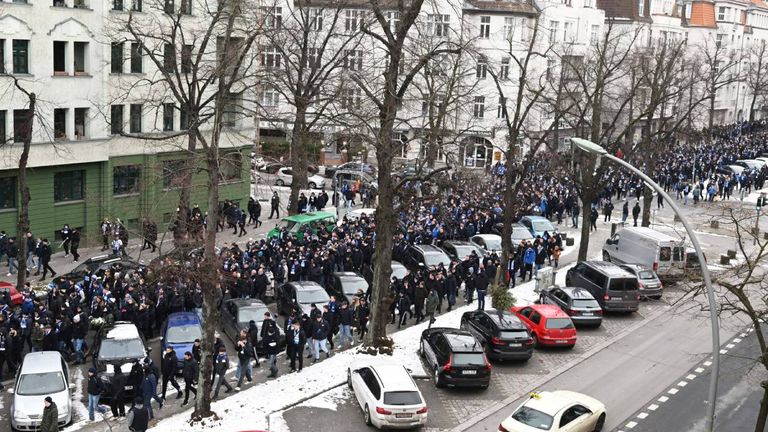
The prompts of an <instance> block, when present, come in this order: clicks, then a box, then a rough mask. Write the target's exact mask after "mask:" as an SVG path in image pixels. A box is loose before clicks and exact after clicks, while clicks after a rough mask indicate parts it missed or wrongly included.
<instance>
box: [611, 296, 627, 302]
mask: <svg viewBox="0 0 768 432" xmlns="http://www.w3.org/2000/svg"><path fill="white" fill-rule="evenodd" d="M611 300H616V301H622V300H624V299H623V298H621V297H611Z"/></svg>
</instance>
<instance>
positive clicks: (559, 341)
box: [555, 340, 568, 344]
mask: <svg viewBox="0 0 768 432" xmlns="http://www.w3.org/2000/svg"><path fill="white" fill-rule="evenodd" d="M555 343H561V344H564V343H568V341H567V340H558V341H555Z"/></svg>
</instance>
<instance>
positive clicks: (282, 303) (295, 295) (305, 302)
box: [277, 281, 330, 315]
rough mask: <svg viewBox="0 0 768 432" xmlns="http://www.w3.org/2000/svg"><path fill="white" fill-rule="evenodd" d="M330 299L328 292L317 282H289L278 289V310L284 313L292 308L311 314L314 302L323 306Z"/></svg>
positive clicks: (288, 312) (287, 312) (300, 312)
mask: <svg viewBox="0 0 768 432" xmlns="http://www.w3.org/2000/svg"><path fill="white" fill-rule="evenodd" d="M328 301H330V297H329V296H328V293H326V292H325V289H323V287H321V286H320V285H319V284H317V283H316V282H310V281H303V282H288V283H285V284H283V285H281V286H280V288H278V290H277V311H278V313H280V314H283V315H288V314H290V312H291V311H292V310H296V311H297V312H298V313H299V315H301V314H307V315H309V313H310V310H311V309H310V306H311V305H312V303H314V304H315V305H316V306H317V307H318V308H322V307H323V305H324V304H326V303H328Z"/></svg>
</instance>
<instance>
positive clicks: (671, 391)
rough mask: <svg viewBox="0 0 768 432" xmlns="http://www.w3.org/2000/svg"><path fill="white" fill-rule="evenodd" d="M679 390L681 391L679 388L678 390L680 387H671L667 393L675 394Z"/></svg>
mask: <svg viewBox="0 0 768 432" xmlns="http://www.w3.org/2000/svg"><path fill="white" fill-rule="evenodd" d="M678 391H679V390H678V389H676V388H671V389H669V390H668V391H667V393H669V394H671V395H673V394H677V392H678Z"/></svg>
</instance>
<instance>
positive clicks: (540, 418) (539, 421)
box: [512, 406, 554, 431]
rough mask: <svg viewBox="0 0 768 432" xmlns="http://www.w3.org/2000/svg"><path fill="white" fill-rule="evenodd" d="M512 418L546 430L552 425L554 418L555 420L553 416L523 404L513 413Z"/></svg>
mask: <svg viewBox="0 0 768 432" xmlns="http://www.w3.org/2000/svg"><path fill="white" fill-rule="evenodd" d="M512 418H513V419H515V420H517V421H519V422H520V423H522V424H524V425H526V426H530V427H532V428H536V429H541V430H545V431H548V430H549V428H551V427H552V420H554V419H553V418H552V416H550V415H547V414H544V413H543V412H541V411H539V410H535V409H533V408H529V407H527V406H521V407H520V409H518V410H517V411H516V412H515V413H514V414H512Z"/></svg>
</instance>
